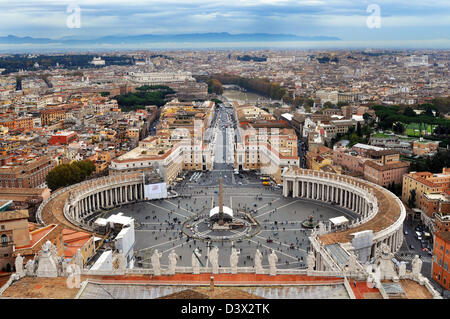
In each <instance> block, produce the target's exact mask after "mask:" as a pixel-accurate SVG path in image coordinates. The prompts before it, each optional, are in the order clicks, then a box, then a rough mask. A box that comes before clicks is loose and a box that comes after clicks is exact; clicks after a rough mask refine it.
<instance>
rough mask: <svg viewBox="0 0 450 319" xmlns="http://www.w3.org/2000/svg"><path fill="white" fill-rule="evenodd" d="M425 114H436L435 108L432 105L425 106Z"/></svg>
mask: <svg viewBox="0 0 450 319" xmlns="http://www.w3.org/2000/svg"><path fill="white" fill-rule="evenodd" d="M425 115H426V116H434V114H433V109H432V107H431V105H427V106H426V107H425Z"/></svg>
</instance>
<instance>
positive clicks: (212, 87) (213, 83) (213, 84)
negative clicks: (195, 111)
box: [206, 79, 223, 95]
mask: <svg viewBox="0 0 450 319" xmlns="http://www.w3.org/2000/svg"><path fill="white" fill-rule="evenodd" d="M206 83H207V84H208V93H215V94H217V95H221V94H222V93H223V86H222V83H220V81H219V80H217V79H209V80H208V81H207V82H206Z"/></svg>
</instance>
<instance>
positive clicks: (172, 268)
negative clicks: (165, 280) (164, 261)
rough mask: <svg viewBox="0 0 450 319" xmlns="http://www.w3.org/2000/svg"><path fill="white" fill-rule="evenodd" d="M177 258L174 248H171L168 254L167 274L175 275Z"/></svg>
mask: <svg viewBox="0 0 450 319" xmlns="http://www.w3.org/2000/svg"><path fill="white" fill-rule="evenodd" d="M178 259H179V257H178V255H177V254H176V253H175V250H174V249H172V250H171V251H170V254H169V275H175V270H176V267H177V261H178Z"/></svg>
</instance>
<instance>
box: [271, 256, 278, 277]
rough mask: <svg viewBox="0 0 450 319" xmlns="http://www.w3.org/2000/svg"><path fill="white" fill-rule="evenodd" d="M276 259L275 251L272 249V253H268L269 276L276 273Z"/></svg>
mask: <svg viewBox="0 0 450 319" xmlns="http://www.w3.org/2000/svg"><path fill="white" fill-rule="evenodd" d="M277 261H278V256H277V254H275V251H274V250H272V253H271V254H270V255H269V267H270V268H269V274H270V275H271V276H275V275H276V274H277Z"/></svg>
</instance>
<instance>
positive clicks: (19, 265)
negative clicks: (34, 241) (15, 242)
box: [15, 254, 24, 276]
mask: <svg viewBox="0 0 450 319" xmlns="http://www.w3.org/2000/svg"><path fill="white" fill-rule="evenodd" d="M15 266H16V274H18V275H19V276H22V275H23V274H24V271H23V257H22V256H20V254H18V255H17V257H16V261H15Z"/></svg>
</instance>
